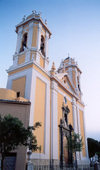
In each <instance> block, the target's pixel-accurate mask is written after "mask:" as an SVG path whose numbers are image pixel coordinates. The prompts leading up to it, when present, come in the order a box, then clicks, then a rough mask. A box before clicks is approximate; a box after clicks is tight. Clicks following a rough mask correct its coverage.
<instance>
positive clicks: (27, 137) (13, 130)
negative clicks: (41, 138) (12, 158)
mask: <svg viewBox="0 0 100 170" xmlns="http://www.w3.org/2000/svg"><path fill="white" fill-rule="evenodd" d="M39 126H41V124H40V123H39V122H37V123H36V124H35V125H34V126H33V127H28V128H25V127H24V125H23V123H22V122H21V121H20V120H19V119H18V118H16V117H12V116H11V115H7V116H4V117H1V116H0V153H2V154H5V153H8V152H10V151H12V150H15V149H16V148H17V146H20V145H25V146H28V147H29V149H32V150H33V151H35V150H37V149H38V146H37V140H36V136H34V134H33V131H34V130H35V129H36V128H38V127H39Z"/></svg>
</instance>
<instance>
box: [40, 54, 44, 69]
mask: <svg viewBox="0 0 100 170" xmlns="http://www.w3.org/2000/svg"><path fill="white" fill-rule="evenodd" d="M40 66H41V67H42V68H44V59H43V58H42V57H41V56H40Z"/></svg>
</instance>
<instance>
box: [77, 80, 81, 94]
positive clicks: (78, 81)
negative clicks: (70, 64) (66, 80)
mask: <svg viewBox="0 0 100 170" xmlns="http://www.w3.org/2000/svg"><path fill="white" fill-rule="evenodd" d="M77 84H78V89H79V91H81V90H80V82H79V77H77Z"/></svg>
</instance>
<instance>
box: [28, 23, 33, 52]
mask: <svg viewBox="0 0 100 170" xmlns="http://www.w3.org/2000/svg"><path fill="white" fill-rule="evenodd" d="M33 25H34V24H33V22H31V23H29V32H28V41H27V47H28V48H29V49H30V48H31V46H32V37H33Z"/></svg>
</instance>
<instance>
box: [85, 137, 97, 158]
mask: <svg viewBox="0 0 100 170" xmlns="http://www.w3.org/2000/svg"><path fill="white" fill-rule="evenodd" d="M87 141H88V152H89V158H91V157H93V156H94V155H95V154H97V155H98V156H99V157H100V142H98V141H97V140H95V139H92V138H88V139H87Z"/></svg>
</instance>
